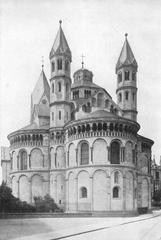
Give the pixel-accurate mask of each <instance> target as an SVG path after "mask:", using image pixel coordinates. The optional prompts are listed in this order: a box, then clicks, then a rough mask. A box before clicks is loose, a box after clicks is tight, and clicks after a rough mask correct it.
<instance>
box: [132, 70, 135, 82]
mask: <svg viewBox="0 0 161 240" xmlns="http://www.w3.org/2000/svg"><path fill="white" fill-rule="evenodd" d="M132 80H133V81H135V80H136V73H135V72H133V73H132Z"/></svg>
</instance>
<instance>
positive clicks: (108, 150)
mask: <svg viewBox="0 0 161 240" xmlns="http://www.w3.org/2000/svg"><path fill="white" fill-rule="evenodd" d="M107 162H108V163H109V164H110V147H109V146H107Z"/></svg>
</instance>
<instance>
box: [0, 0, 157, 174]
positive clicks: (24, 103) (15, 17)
mask: <svg viewBox="0 0 161 240" xmlns="http://www.w3.org/2000/svg"><path fill="white" fill-rule="evenodd" d="M60 19H61V20H62V21H63V23H62V28H63V31H64V33H65V36H66V38H67V41H68V44H69V47H70V49H71V51H72V75H73V73H74V71H76V70H77V69H78V68H80V67H81V57H80V56H81V54H82V53H83V54H84V55H85V58H84V62H85V67H86V68H88V69H89V70H91V71H92V72H93V74H94V82H95V83H96V84H98V85H100V86H102V87H104V88H106V90H107V91H108V92H109V93H110V95H111V96H112V98H113V99H114V100H116V93H115V91H116V74H115V65H116V62H117V59H118V57H119V54H120V51H121V48H122V46H123V42H124V34H125V33H126V32H127V33H128V41H129V43H130V46H131V48H132V50H133V53H134V55H135V58H136V60H137V63H138V66H139V67H138V74H137V82H138V123H139V124H140V125H141V129H140V131H139V134H141V135H143V136H145V137H147V138H150V139H152V140H154V141H155V144H154V145H153V148H152V154H155V156H156V160H157V162H158V161H159V156H160V155H161V124H159V123H160V121H161V100H160V99H161V1H160V0H155V1H151V0H135V1H132V0H84V1H83V0H77V1H76V0H59V1H57V0H35V1H33V0H1V2H0V121H1V122H0V134H1V135H0V138H1V139H0V145H1V146H4V145H6V146H9V142H8V140H7V135H8V134H9V133H10V132H12V131H15V130H18V129H19V128H22V127H23V126H25V125H27V124H28V123H29V119H30V94H31V92H32V90H33V88H34V85H35V84H36V81H37V80H38V77H39V75H40V72H41V57H42V56H44V60H45V67H44V71H45V74H46V76H47V78H48V79H49V78H50V62H49V52H50V50H51V47H52V44H53V42H54V39H55V36H56V33H57V31H58V27H59V20H60ZM0 170H1V169H0ZM0 178H1V172H0Z"/></svg>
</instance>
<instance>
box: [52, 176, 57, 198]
mask: <svg viewBox="0 0 161 240" xmlns="http://www.w3.org/2000/svg"><path fill="white" fill-rule="evenodd" d="M53 185H54V191H53V195H54V200H55V202H56V203H57V180H56V179H54V180H53Z"/></svg>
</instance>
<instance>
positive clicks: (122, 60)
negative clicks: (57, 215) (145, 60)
mask: <svg viewBox="0 0 161 240" xmlns="http://www.w3.org/2000/svg"><path fill="white" fill-rule="evenodd" d="M130 65H132V66H134V67H136V68H137V67H138V65H137V62H136V60H135V57H134V54H133V52H132V50H131V47H130V45H129V42H128V40H127V34H125V42H124V45H123V47H122V50H121V53H120V56H119V59H118V61H117V64H116V71H117V70H118V69H120V68H122V67H124V66H130Z"/></svg>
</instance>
